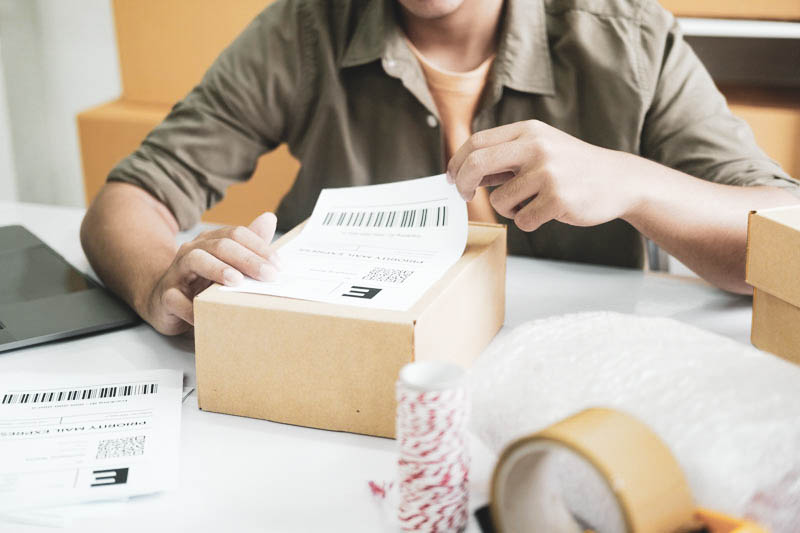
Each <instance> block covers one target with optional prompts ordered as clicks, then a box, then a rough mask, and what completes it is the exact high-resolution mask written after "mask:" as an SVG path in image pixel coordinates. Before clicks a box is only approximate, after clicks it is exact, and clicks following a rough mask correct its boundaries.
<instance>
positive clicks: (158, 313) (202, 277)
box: [142, 213, 280, 335]
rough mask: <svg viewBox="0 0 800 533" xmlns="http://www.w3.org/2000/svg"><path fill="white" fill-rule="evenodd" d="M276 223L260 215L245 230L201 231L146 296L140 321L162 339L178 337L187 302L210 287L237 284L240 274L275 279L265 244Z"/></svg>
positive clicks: (274, 261)
mask: <svg viewBox="0 0 800 533" xmlns="http://www.w3.org/2000/svg"><path fill="white" fill-rule="evenodd" d="M276 222H277V218H276V217H275V215H274V214H272V213H264V214H263V215H261V216H259V217H258V218H256V219H255V220H254V221H253V222H252V223H251V224H250V226H249V227H244V226H227V227H223V228H219V229H215V230H212V231H207V232H204V233H201V234H200V235H198V236H197V237H196V238H195V239H194V240H192V241H190V242H187V243H185V244H183V245H182V246H181V247H180V248H178V252H177V254H176V255H175V259H174V260H173V261H172V264H171V265H170V266H169V268H167V270H166V272H164V275H163V276H161V278H160V279H158V281H157V282H156V284H155V285H154V286H153V288H152V290H150V291H149V294H147V298H146V301H145V302H144V305H143V306H142V308H143V312H144V314H145V315H146V316H145V317H144V318H145V319H146V320H147V321H148V322H149V323H150V324H152V326H153V327H154V328H156V329H157V330H158V331H160V332H161V333H164V334H166V335H175V334H178V333H182V332H184V331H186V330H188V329H189V328H190V326H191V325H192V324H194V313H193V311H192V299H193V298H194V297H195V296H197V295H198V294H200V292H202V291H203V290H205V289H206V288H207V287H208V286H209V285H211V283H220V284H222V285H238V284H239V283H241V282H242V280H243V279H244V275H247V276H250V277H251V278H254V279H258V280H262V281H270V280H272V279H275V275H276V273H277V270H278V269H279V267H280V260H279V259H278V256H277V254H276V253H275V251H274V250H272V249H271V248H270V242H271V241H272V237H273V236H274V235H275V224H276Z"/></svg>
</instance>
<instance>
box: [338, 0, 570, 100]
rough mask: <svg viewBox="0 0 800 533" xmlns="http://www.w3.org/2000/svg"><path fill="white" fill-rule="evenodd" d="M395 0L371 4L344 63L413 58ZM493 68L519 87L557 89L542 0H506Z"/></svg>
mask: <svg viewBox="0 0 800 533" xmlns="http://www.w3.org/2000/svg"><path fill="white" fill-rule="evenodd" d="M395 2H396V0H371V1H370V2H369V3H368V4H367V6H366V8H365V10H364V12H363V14H362V15H361V18H360V19H359V21H358V25H357V27H356V31H355V33H354V34H353V37H352V38H351V39H350V42H349V43H348V45H347V48H346V50H345V54H344V56H343V58H342V62H341V66H342V68H347V67H354V66H358V65H363V64H366V63H370V62H372V61H376V60H378V59H383V64H384V66H386V65H387V64H389V65H391V64H393V63H394V62H397V61H398V60H399V61H401V62H403V61H405V60H407V59H408V57H409V56H410V57H412V58H413V56H411V54H410V52H409V53H406V52H407V47H406V45H405V43H403V42H402V39H403V36H402V32H401V31H400V28H399V25H398V24H397V19H396V7H395ZM493 72H494V75H495V76H496V77H497V81H499V82H500V83H502V84H503V85H505V86H507V87H509V88H511V89H514V90H516V91H522V92H527V93H536V94H545V95H553V94H555V84H554V82H553V64H552V59H551V57H550V48H549V46H548V43H547V26H546V20H545V10H544V1H543V0H506V13H505V17H504V21H503V27H502V29H501V35H500V44H499V46H498V50H497V57H496V58H495V65H494V67H493ZM390 74H391V72H390Z"/></svg>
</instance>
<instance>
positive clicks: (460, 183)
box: [455, 141, 526, 200]
mask: <svg viewBox="0 0 800 533" xmlns="http://www.w3.org/2000/svg"><path fill="white" fill-rule="evenodd" d="M525 161H526V154H525V150H524V147H523V146H522V145H521V144H520V143H517V142H513V141H512V142H505V143H501V144H496V145H493V146H489V147H488V148H480V149H477V150H475V151H474V152H472V153H470V154H468V155H467V157H466V159H464V163H463V164H462V165H461V167H460V168H459V169H458V172H457V173H456V175H455V184H456V187H458V192H459V193H461V196H462V197H463V198H464V199H465V200H471V199H472V198H473V196H474V195H475V189H477V188H478V187H479V186H480V185H481V182H482V181H483V179H484V177H486V176H490V175H495V174H501V173H505V172H511V173H512V174H515V173H516V172H517V171H518V170H519V168H520V167H521V166H522V165H523V164H524V162H525Z"/></svg>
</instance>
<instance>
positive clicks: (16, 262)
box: [0, 245, 92, 305]
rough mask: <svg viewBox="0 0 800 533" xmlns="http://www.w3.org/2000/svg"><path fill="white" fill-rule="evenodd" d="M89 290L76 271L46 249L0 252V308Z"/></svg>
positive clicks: (20, 249)
mask: <svg viewBox="0 0 800 533" xmlns="http://www.w3.org/2000/svg"><path fill="white" fill-rule="evenodd" d="M91 288H92V286H91V285H90V284H89V283H88V282H87V281H86V279H85V278H84V277H83V276H82V275H81V274H80V273H79V272H78V271H76V270H75V269H74V268H72V267H71V266H70V265H68V264H67V263H66V262H65V261H63V260H62V259H61V258H60V257H58V256H57V255H56V254H54V253H53V252H52V251H50V250H49V249H48V248H47V247H46V246H43V245H39V246H29V247H26V248H17V249H12V250H7V251H0V305H3V304H13V303H20V302H26V301H29V300H36V299H39V298H45V297H49V296H57V295H59V294H67V293H71V292H78V291H84V290H87V289H91Z"/></svg>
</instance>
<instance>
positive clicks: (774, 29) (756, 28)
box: [678, 0, 800, 39]
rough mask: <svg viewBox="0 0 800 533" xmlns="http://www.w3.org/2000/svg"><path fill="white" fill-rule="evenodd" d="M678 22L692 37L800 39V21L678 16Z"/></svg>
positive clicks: (799, 1) (799, 2) (799, 0)
mask: <svg viewBox="0 0 800 533" xmlns="http://www.w3.org/2000/svg"><path fill="white" fill-rule="evenodd" d="M798 4H800V0H798ZM678 24H680V26H681V29H682V30H683V32H684V33H685V34H686V35H690V36H692V37H728V38H739V39H800V22H785V21H774V20H734V19H708V18H690V17H678Z"/></svg>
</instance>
